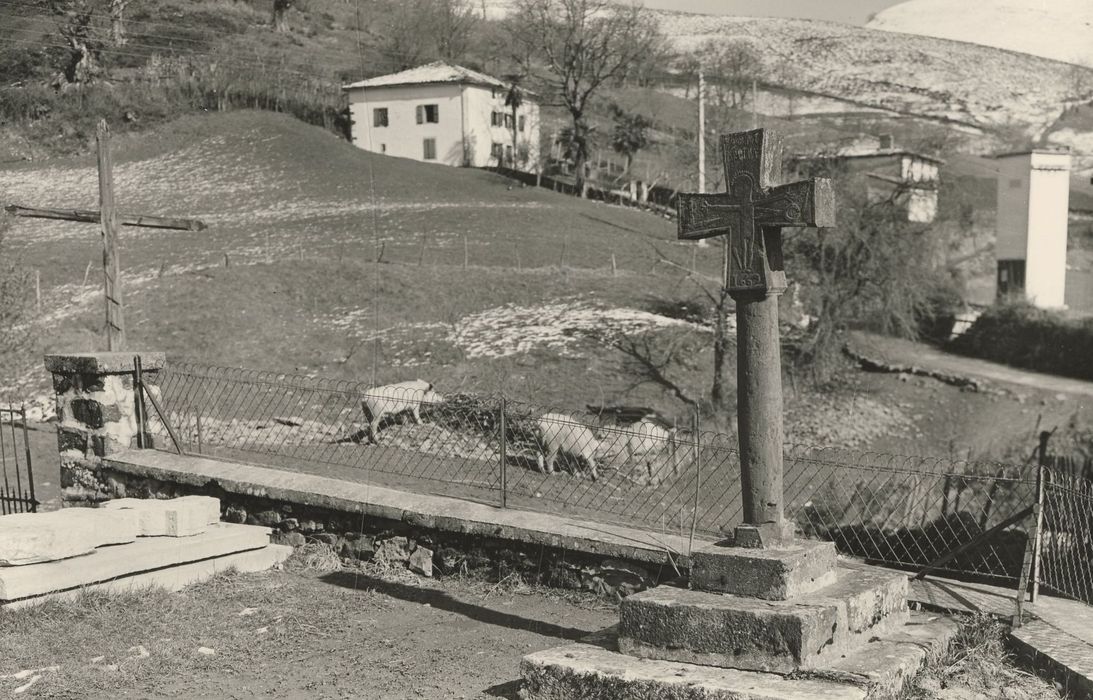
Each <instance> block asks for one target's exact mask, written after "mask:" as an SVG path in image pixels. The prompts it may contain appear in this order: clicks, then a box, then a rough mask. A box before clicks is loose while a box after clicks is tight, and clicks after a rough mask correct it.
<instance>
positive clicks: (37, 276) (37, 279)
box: [34, 270, 42, 316]
mask: <svg viewBox="0 0 1093 700" xmlns="http://www.w3.org/2000/svg"><path fill="white" fill-rule="evenodd" d="M34 302H35V305H36V307H37V309H38V315H39V316H41V315H42V271H41V270H35V271H34Z"/></svg>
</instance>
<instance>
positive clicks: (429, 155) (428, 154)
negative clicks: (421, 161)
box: [425, 139, 436, 160]
mask: <svg viewBox="0 0 1093 700" xmlns="http://www.w3.org/2000/svg"><path fill="white" fill-rule="evenodd" d="M425 160H436V139H425Z"/></svg>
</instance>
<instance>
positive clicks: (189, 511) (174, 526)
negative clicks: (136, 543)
mask: <svg viewBox="0 0 1093 700" xmlns="http://www.w3.org/2000/svg"><path fill="white" fill-rule="evenodd" d="M99 508H102V509H106V510H112V511H120V512H125V511H132V512H135V513H136V514H137V515H138V517H139V519H140V536H141V537H191V536H193V535H198V534H201V533H202V532H205V531H206V530H208V529H209V525H213V524H215V523H218V522H220V500H219V499H216V498H212V497H211V496H183V497H181V498H172V499H168V500H157V499H141V498H118V499H115V500H112V501H107V502H105V503H103V504H101V505H100V506H99Z"/></svg>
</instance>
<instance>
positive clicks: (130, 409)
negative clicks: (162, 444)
mask: <svg viewBox="0 0 1093 700" xmlns="http://www.w3.org/2000/svg"><path fill="white" fill-rule="evenodd" d="M137 356H139V357H140V358H141V363H142V365H143V370H144V372H143V376H144V380H145V382H147V383H151V384H154V383H155V380H156V376H157V375H158V373H159V371H160V370H161V369H162V368H163V366H164V362H165V358H164V355H163V353H155V352H153V353H149V352H143V353H132V352H112V353H80V354H68V355H47V356H46V358H45V365H46V369H47V370H48V371H49V372H50V373H51V374H52V375H53V389H54V392H55V393H56V397H57V451H58V453H59V454H60V459H61V489H62V494H61V495H62V503H63V505H65V506H72V505H88V504H91V503H96V502H98V501H102V500H105V499H106V498H109V496H107V495H106V493H105V491H104V489H103V487H102V486H103V484H102V480H101V479H100V478H98V476H97V472H98V470H99V469H100V467H101V465H102V459H103V457H108V456H110V455H112V454H116V453H117V452H120V451H121V450H123V449H127V448H129V447H131V446H134V445H135V444H136V443H137V433H138V407H137V396H136V391H135V389H134V379H135V375H136V372H135V370H134V358H136V357H137Z"/></svg>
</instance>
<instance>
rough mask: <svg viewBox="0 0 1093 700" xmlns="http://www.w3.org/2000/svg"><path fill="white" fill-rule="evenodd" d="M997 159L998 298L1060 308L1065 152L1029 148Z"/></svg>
mask: <svg viewBox="0 0 1093 700" xmlns="http://www.w3.org/2000/svg"><path fill="white" fill-rule="evenodd" d="M997 158H998V222H997V230H998V241H997V243H996V244H995V255H996V257H997V260H998V296H999V297H1003V296H1012V295H1017V296H1023V297H1024V298H1025V299H1027V300H1028V301H1029V302H1030V303H1032V304H1035V305H1036V306H1039V307H1042V308H1060V307H1063V306H1065V304H1066V301H1065V296H1066V229H1067V210H1068V207H1069V203H1070V153H1069V152H1068V151H1067V150H1065V149H1064V150H1059V149H1035V150H1032V151H1024V152H1021V153H1007V154H1004V155H1000V156H997Z"/></svg>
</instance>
